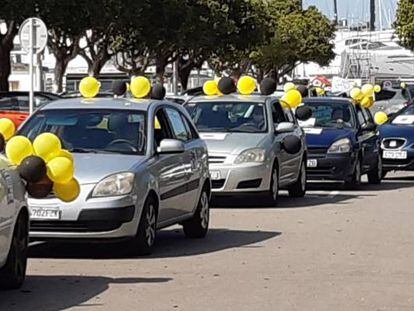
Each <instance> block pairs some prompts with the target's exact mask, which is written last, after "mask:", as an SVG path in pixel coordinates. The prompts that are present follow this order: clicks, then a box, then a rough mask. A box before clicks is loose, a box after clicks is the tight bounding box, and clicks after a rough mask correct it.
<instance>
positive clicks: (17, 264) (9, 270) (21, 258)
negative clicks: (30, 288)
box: [0, 213, 29, 289]
mask: <svg viewBox="0 0 414 311" xmlns="http://www.w3.org/2000/svg"><path fill="white" fill-rule="evenodd" d="M27 217H28V216H27V215H26V214H25V213H20V214H19V217H18V219H17V222H16V226H15V228H14V230H13V237H12V242H11V247H10V251H9V255H8V257H7V261H6V264H5V265H4V266H3V267H2V268H1V269H0V288H1V289H18V288H20V287H21V286H22V284H23V282H24V279H25V277H26V267H27V249H28V243H29V225H28V219H27Z"/></svg>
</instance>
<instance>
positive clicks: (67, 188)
mask: <svg viewBox="0 0 414 311" xmlns="http://www.w3.org/2000/svg"><path fill="white" fill-rule="evenodd" d="M53 192H54V193H55V195H56V197H57V198H58V199H61V200H62V201H63V202H72V201H74V200H76V198H77V197H78V196H79V194H80V186H79V182H78V181H77V180H76V179H75V178H72V179H71V180H69V181H68V182H67V183H65V184H60V183H54V184H53Z"/></svg>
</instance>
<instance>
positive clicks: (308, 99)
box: [303, 96, 352, 104]
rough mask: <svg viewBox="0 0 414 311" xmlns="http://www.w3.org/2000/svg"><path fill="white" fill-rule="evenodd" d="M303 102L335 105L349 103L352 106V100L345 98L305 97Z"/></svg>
mask: <svg viewBox="0 0 414 311" xmlns="http://www.w3.org/2000/svg"><path fill="white" fill-rule="evenodd" d="M303 102H304V103H305V104H306V103H327V104H335V103H343V104H345V103H349V104H352V100H351V99H350V98H345V97H322V96H321V97H306V98H304V99H303Z"/></svg>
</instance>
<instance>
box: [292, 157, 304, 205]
mask: <svg viewBox="0 0 414 311" xmlns="http://www.w3.org/2000/svg"><path fill="white" fill-rule="evenodd" d="M288 191H289V196H291V197H294V198H302V197H304V196H305V194H306V165H305V161H302V164H301V165H300V172H299V177H298V180H297V181H296V182H295V183H294V184H292V185H291V186H289V188H288Z"/></svg>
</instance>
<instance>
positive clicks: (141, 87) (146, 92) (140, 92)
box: [79, 76, 166, 100]
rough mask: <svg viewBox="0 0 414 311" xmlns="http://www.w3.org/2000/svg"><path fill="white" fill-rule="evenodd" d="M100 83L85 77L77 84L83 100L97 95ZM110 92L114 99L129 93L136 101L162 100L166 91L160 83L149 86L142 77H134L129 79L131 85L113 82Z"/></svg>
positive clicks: (147, 81)
mask: <svg viewBox="0 0 414 311" xmlns="http://www.w3.org/2000/svg"><path fill="white" fill-rule="evenodd" d="M100 88H101V83H100V82H99V81H98V80H97V79H96V78H94V77H85V78H83V79H82V80H81V82H80V84H79V91H80V93H81V95H82V97H84V98H94V97H96V96H97V95H98V94H99V91H100ZM112 92H113V93H114V96H115V97H122V96H125V95H126V94H127V92H131V94H132V96H133V97H134V98H137V99H156V100H162V99H164V97H165V94H166V90H165V87H164V86H163V85H162V84H161V83H154V84H151V82H150V80H149V79H148V78H147V77H144V76H136V77H133V78H132V79H131V83H127V82H126V81H114V83H112Z"/></svg>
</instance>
